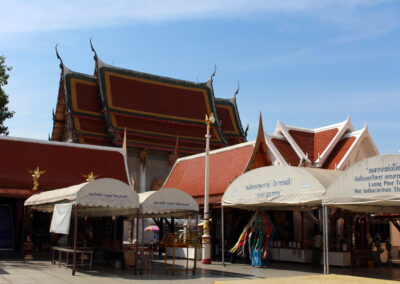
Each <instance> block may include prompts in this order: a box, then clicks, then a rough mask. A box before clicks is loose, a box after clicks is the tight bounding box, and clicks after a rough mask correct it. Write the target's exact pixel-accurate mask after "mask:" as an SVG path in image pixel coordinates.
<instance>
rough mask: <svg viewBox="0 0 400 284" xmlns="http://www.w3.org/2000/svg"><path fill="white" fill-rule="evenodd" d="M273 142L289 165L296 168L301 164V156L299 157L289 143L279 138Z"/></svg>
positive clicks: (273, 139)
mask: <svg viewBox="0 0 400 284" xmlns="http://www.w3.org/2000/svg"><path fill="white" fill-rule="evenodd" d="M271 141H272V143H274V145H275V147H276V148H277V149H278V151H279V152H280V153H281V155H282V157H283V158H284V159H285V161H286V162H287V163H288V164H290V165H291V166H294V167H296V166H297V165H298V164H299V163H300V159H299V156H297V154H296V152H295V151H294V150H293V148H292V146H290V144H289V142H287V141H286V140H282V139H278V138H272V139H271Z"/></svg>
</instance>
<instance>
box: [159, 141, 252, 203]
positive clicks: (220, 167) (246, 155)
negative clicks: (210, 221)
mask: <svg viewBox="0 0 400 284" xmlns="http://www.w3.org/2000/svg"><path fill="white" fill-rule="evenodd" d="M254 146H255V141H252V142H246V143H241V144H238V145H234V146H229V147H225V148H222V149H219V150H214V151H210V187H209V194H210V201H211V199H212V197H213V196H215V197H216V198H213V199H212V200H213V201H214V202H212V203H219V202H220V198H221V196H222V195H223V194H224V192H225V190H226V188H227V187H228V186H229V184H230V183H231V182H232V181H233V180H234V179H235V178H237V177H238V176H240V175H241V174H243V173H244V171H245V169H246V167H247V165H248V163H249V160H250V157H251V155H252V153H253V151H254ZM204 167H205V154H204V153H203V154H197V155H193V156H188V157H185V158H180V159H178V160H177V161H176V163H175V164H174V166H173V168H172V170H171V172H170V174H169V176H168V178H167V180H166V181H165V183H164V185H163V188H171V187H173V188H178V189H180V190H183V191H185V192H187V193H189V194H190V195H191V196H193V197H194V198H195V199H196V200H197V201H198V202H199V203H200V204H202V203H203V197H204V174H205V173H204Z"/></svg>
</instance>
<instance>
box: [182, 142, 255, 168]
mask: <svg viewBox="0 0 400 284" xmlns="http://www.w3.org/2000/svg"><path fill="white" fill-rule="evenodd" d="M255 143H256V140H253V141H249V142H243V143H239V144H236V145H232V146H227V147H223V148H220V149H216V150H212V151H210V155H214V154H219V153H223V152H226V151H230V150H235V149H239V148H243V147H246V146H249V145H254V144H255ZM203 156H205V153H199V154H195V155H191V156H186V157H183V158H179V159H177V160H176V163H179V162H181V161H186V160H193V159H197V158H200V157H203Z"/></svg>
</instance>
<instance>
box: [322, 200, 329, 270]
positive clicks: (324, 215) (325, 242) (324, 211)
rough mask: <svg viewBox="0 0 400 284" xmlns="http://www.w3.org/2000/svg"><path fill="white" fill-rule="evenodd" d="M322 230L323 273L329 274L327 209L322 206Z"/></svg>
mask: <svg viewBox="0 0 400 284" xmlns="http://www.w3.org/2000/svg"><path fill="white" fill-rule="evenodd" d="M322 230H323V248H324V274H329V244H328V210H327V207H326V206H325V205H324V206H322Z"/></svg>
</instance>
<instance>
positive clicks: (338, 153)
mask: <svg viewBox="0 0 400 284" xmlns="http://www.w3.org/2000/svg"><path fill="white" fill-rule="evenodd" d="M355 140H356V138H355V137H348V138H344V139H342V140H340V141H339V142H338V143H337V144H336V146H335V148H334V149H333V151H332V153H331V154H330V155H329V157H328V159H327V160H326V162H325V164H324V166H323V168H324V169H329V170H333V169H335V166H336V165H338V164H339V163H340V161H341V160H342V159H343V157H344V155H345V154H346V153H347V152H348V150H349V149H350V147H351V145H353V143H354V141H355Z"/></svg>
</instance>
